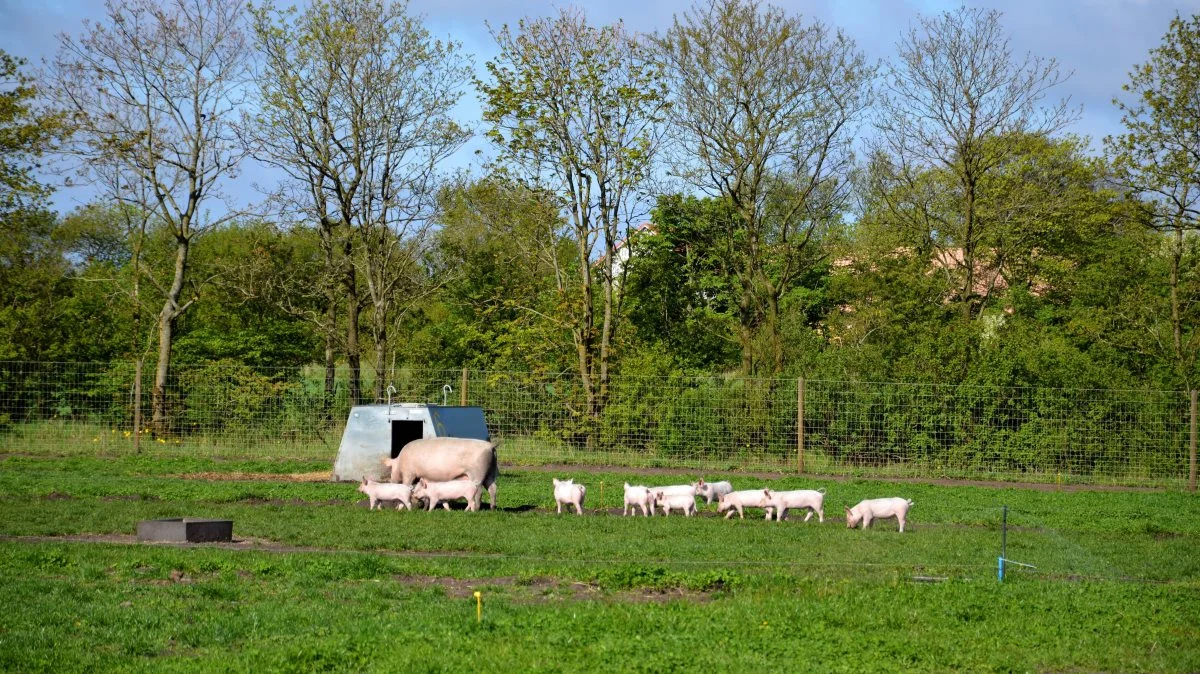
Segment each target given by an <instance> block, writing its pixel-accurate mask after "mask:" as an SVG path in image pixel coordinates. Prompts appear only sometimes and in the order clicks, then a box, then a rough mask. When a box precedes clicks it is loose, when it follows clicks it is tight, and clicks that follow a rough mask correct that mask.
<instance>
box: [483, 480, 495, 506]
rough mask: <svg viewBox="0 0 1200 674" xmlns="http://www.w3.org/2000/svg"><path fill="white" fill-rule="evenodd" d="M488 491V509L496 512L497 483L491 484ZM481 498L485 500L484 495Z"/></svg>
mask: <svg viewBox="0 0 1200 674" xmlns="http://www.w3.org/2000/svg"><path fill="white" fill-rule="evenodd" d="M487 491H488V508H489V509H491V510H495V509H496V483H495V482H493V483H491V484H489V485H488V488H487ZM480 498H481V499H482V498H483V497H482V495H481V496H480Z"/></svg>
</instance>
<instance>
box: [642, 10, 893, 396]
mask: <svg viewBox="0 0 1200 674" xmlns="http://www.w3.org/2000/svg"><path fill="white" fill-rule="evenodd" d="M656 42H657V47H658V57H659V58H660V59H661V61H662V63H663V64H664V66H665V68H666V71H667V73H668V74H669V78H670V85H671V92H672V97H673V99H672V101H673V107H672V111H671V120H670V122H671V123H670V128H671V129H672V130H673V133H674V141H675V148H676V152H675V153H674V160H675V161H674V163H673V170H674V172H675V173H676V175H678V176H680V177H682V178H683V179H685V180H686V181H688V182H689V183H691V184H692V185H694V186H696V187H697V188H699V189H701V190H703V191H704V192H706V193H708V194H710V195H712V196H715V197H719V198H721V199H726V200H728V201H729V202H730V203H731V204H732V205H733V207H734V211H735V216H734V217H732V218H731V219H730V220H729V221H728V222H726V223H724V224H725V228H726V231H725V233H724V236H723V237H722V240H721V241H720V242H719V243H720V245H721V248H722V253H723V254H724V255H725V256H726V257H727V258H728V259H729V260H731V264H730V266H729V272H730V274H731V275H732V278H733V279H734V280H735V281H736V285H737V291H738V299H737V317H738V323H739V331H738V339H739V342H740V344H741V347H742V370H743V371H744V372H747V373H749V372H752V371H754V370H756V369H760V368H761V369H764V370H766V371H768V372H770V373H773V374H778V373H780V372H782V371H783V369H784V344H783V336H782V332H781V325H782V316H781V313H780V302H781V300H782V298H783V297H784V296H785V295H786V294H787V293H788V292H789V291H790V290H791V289H792V287H793V286H794V285H795V283H796V282H797V280H798V279H799V278H800V277H801V276H803V275H804V274H805V273H806V272H808V271H809V270H810V269H811V268H812V266H813V265H814V264H815V263H816V262H817V261H818V260H819V259H820V258H821V255H822V253H821V251H820V250H819V245H818V242H819V241H820V239H821V237H822V235H823V233H824V231H825V230H826V228H827V227H829V226H831V225H832V224H834V223H836V222H837V220H838V219H839V217H840V214H841V212H842V210H843V208H844V206H845V202H846V199H847V197H848V194H849V192H848V189H847V186H848V180H847V178H848V175H847V174H848V171H849V167H850V164H851V161H852V155H851V152H850V142H851V141H852V137H851V132H852V126H853V124H854V123H855V122H856V120H858V119H859V117H860V116H861V114H862V112H863V111H864V109H865V108H866V106H867V104H868V101H869V92H868V85H869V81H870V79H871V77H872V75H873V68H872V67H871V66H869V65H868V64H867V63H866V60H865V58H864V56H863V55H862V53H861V52H859V51H857V50H856V48H855V45H854V42H853V41H852V40H851V39H849V38H848V37H846V36H845V35H844V34H842V33H841V32H840V31H838V32H834V31H831V30H830V29H829V28H828V27H826V26H825V25H823V24H821V23H820V22H813V23H811V24H808V25H806V24H805V23H804V22H803V21H802V19H801V18H800V17H799V16H788V15H787V14H786V13H785V12H784V11H783V10H781V9H778V8H775V7H771V6H767V7H765V8H764V7H763V6H762V5H761V4H760V3H759V2H758V0H710V1H709V2H708V3H707V4H706V5H701V6H698V7H697V8H695V9H693V11H692V12H691V13H686V14H684V15H683V16H682V17H678V16H677V17H676V18H675V22H674V24H673V25H672V26H671V28H670V29H668V30H667V32H666V34H665V35H663V36H661V37H659V38H658V39H657V41H656ZM760 331H763V332H765V338H766V341H767V342H768V344H769V346H768V347H767V353H766V354H765V355H764V356H763V357H761V358H757V359H756V357H755V346H754V345H755V342H756V341H757V340H758V339H759V337H758V333H759V332H760ZM756 361H761V362H762V364H761V365H758V364H756Z"/></svg>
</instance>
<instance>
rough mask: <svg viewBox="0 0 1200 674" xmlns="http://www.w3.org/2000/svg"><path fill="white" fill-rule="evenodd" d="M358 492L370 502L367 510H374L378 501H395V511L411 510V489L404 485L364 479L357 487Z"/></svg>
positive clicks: (380, 507)
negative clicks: (364, 495)
mask: <svg viewBox="0 0 1200 674" xmlns="http://www.w3.org/2000/svg"><path fill="white" fill-rule="evenodd" d="M358 490H359V491H361V492H362V493H364V494H366V495H367V498H369V499H370V500H371V501H370V507H368V508H367V510H374V509H375V506H376V505H378V504H379V502H380V501H397V504H396V510H403V509H405V508H408V509H409V510H412V487H410V486H408V485H406V484H395V483H394V482H376V481H375V480H372V479H370V478H365V477H364V478H363V481H362V484H360V485H358ZM379 509H380V510H383V506H382V505H380V506H379Z"/></svg>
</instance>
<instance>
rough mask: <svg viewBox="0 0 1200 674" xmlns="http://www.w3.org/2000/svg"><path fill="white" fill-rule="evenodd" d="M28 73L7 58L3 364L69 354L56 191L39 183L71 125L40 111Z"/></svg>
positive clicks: (1, 102) (1, 179)
mask: <svg viewBox="0 0 1200 674" xmlns="http://www.w3.org/2000/svg"><path fill="white" fill-rule="evenodd" d="M24 66H25V61H24V60H23V59H20V58H17V57H14V56H11V55H9V54H8V53H6V52H4V51H3V50H0V360H8V359H15V358H21V359H32V360H39V359H47V358H53V357H54V356H55V355H57V354H59V353H61V352H60V351H59V346H60V345H59V344H57V343H56V337H57V332H58V331H57V330H54V329H51V326H52V325H53V324H54V323H55V316H56V315H58V314H60V313H61V311H62V309H61V307H60V300H61V299H62V298H63V297H64V296H67V295H69V294H70V288H69V285H68V284H67V282H66V276H67V272H68V270H69V266H68V263H67V261H66V260H65V259H64V257H63V253H64V250H63V247H62V245H61V244H60V243H59V242H58V241H57V240H56V239H55V237H54V233H55V227H56V225H57V219H56V217H55V216H54V214H53V213H51V212H50V211H48V210H46V208H45V206H46V199H47V197H48V196H49V194H50V192H51V188H50V186H49V185H46V184H44V183H42V182H41V181H39V179H38V176H37V169H38V168H39V167H40V161H41V158H42V157H43V156H44V154H45V153H46V152H47V151H48V150H52V149H53V148H54V146H55V144H56V143H57V142H58V141H59V140H61V139H62V138H63V137H64V135H65V133H66V130H67V127H66V125H65V122H66V120H65V119H64V117H63V115H62V114H60V113H56V112H54V111H52V110H46V109H41V108H40V107H39V106H38V104H37V101H38V96H39V86H38V83H37V82H36V81H35V80H34V78H33V77H32V76H31V75H29V74H28V73H26V72H24V71H23V68H24Z"/></svg>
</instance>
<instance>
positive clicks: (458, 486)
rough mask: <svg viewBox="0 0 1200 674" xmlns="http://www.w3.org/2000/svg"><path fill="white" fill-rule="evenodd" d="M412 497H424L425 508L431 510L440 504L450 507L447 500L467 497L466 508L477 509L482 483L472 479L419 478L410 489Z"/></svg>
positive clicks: (447, 508) (481, 492) (481, 493)
mask: <svg viewBox="0 0 1200 674" xmlns="http://www.w3.org/2000/svg"><path fill="white" fill-rule="evenodd" d="M412 495H413V498H419V499H424V500H426V501H427V502H428V503H429V506H428V508H427V510H433V509H434V508H436V507H437V506H438V503H441V504H442V507H443V508H445V509H446V510H449V509H450V503H449V501H453V500H455V499H460V498H465V499H467V510H479V501H480V497H481V496H482V495H483V483H481V482H476V481H474V480H450V481H448V482H430V481H429V480H426V479H425V478H421V480H420V481H419V482H417V486H416V487H415V488H414V489H413V491H412Z"/></svg>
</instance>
